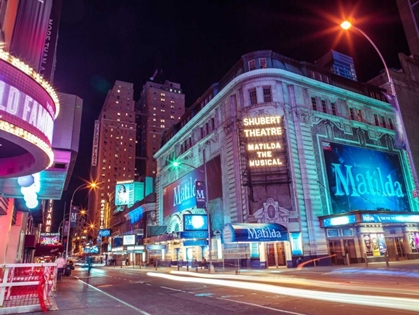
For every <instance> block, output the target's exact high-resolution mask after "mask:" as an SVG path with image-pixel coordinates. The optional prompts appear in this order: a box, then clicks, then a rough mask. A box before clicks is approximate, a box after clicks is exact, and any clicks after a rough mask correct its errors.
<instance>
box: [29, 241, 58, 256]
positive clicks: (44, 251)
mask: <svg viewBox="0 0 420 315" xmlns="http://www.w3.org/2000/svg"><path fill="white" fill-rule="evenodd" d="M63 249H64V248H63V246H62V245H41V244H39V243H37V244H36V248H35V254H34V256H54V255H58V253H62V252H63Z"/></svg>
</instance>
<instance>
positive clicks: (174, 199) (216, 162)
mask: <svg viewBox="0 0 420 315" xmlns="http://www.w3.org/2000/svg"><path fill="white" fill-rule="evenodd" d="M181 164H182V163H181ZM206 170H207V182H205V181H204V165H201V166H199V167H197V168H195V169H193V170H192V171H191V172H189V173H188V174H186V175H184V176H182V177H181V178H179V179H178V180H176V181H175V182H173V183H172V184H170V185H168V186H166V187H164V188H163V216H164V217H167V216H169V215H171V214H174V213H177V212H181V211H183V210H186V209H191V208H194V207H196V206H197V198H196V182H205V184H206V185H207V190H208V196H206V198H207V201H210V200H213V199H216V198H219V197H221V196H222V175H221V167H220V156H219V155H218V156H216V157H215V158H213V159H211V160H210V161H207V162H206Z"/></svg>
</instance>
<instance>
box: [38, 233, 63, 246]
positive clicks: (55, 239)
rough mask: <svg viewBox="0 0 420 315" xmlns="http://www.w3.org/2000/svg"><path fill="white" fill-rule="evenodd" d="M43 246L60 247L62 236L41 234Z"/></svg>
mask: <svg viewBox="0 0 420 315" xmlns="http://www.w3.org/2000/svg"><path fill="white" fill-rule="evenodd" d="M39 243H40V244H41V245H48V246H53V245H59V244H60V234H58V233H41V237H40V241H39Z"/></svg>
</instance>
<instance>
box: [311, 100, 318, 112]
mask: <svg viewBox="0 0 420 315" xmlns="http://www.w3.org/2000/svg"><path fill="white" fill-rule="evenodd" d="M311 103H312V110H317V109H316V98H315V97H311Z"/></svg>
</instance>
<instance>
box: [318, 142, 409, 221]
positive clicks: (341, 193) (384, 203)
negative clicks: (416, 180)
mask: <svg viewBox="0 0 420 315" xmlns="http://www.w3.org/2000/svg"><path fill="white" fill-rule="evenodd" d="M322 147H323V152H324V159H325V167H326V171H327V177H328V184H329V192H330V198H331V206H332V210H333V213H342V212H348V211H353V210H392V211H410V207H409V203H408V198H407V190H406V187H405V181H404V177H403V173H402V170H401V163H400V159H399V156H398V155H397V154H395V153H390V152H382V151H376V150H370V149H365V148H360V147H354V146H348V145H343V144H338V143H333V142H327V141H323V142H322Z"/></svg>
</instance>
